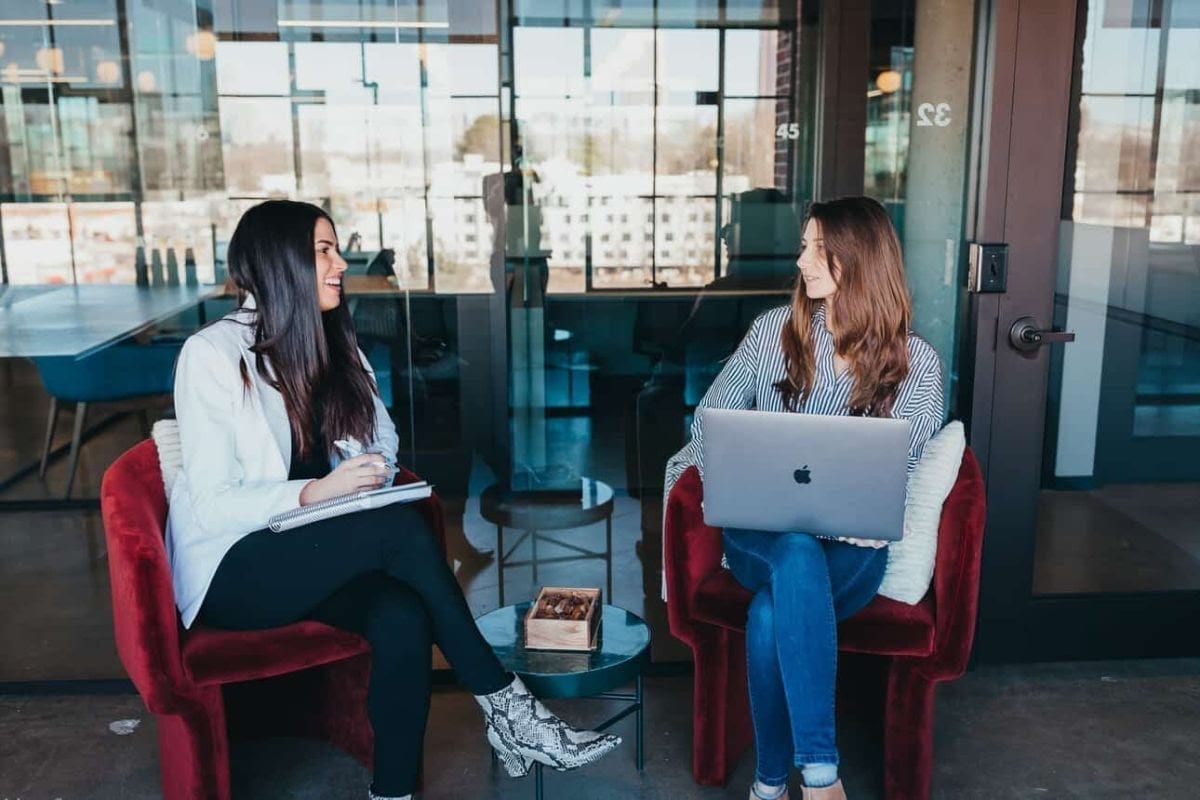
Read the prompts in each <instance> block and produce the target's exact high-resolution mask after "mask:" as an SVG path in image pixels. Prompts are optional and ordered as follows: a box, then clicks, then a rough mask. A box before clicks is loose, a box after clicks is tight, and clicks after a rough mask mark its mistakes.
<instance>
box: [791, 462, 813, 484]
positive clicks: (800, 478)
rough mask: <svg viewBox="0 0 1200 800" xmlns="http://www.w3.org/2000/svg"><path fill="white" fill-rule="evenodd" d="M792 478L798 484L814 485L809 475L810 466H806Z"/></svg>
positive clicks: (794, 473)
mask: <svg viewBox="0 0 1200 800" xmlns="http://www.w3.org/2000/svg"><path fill="white" fill-rule="evenodd" d="M792 478H793V479H795V481H796V483H812V476H811V475H810V474H809V471H808V464H805V465H804V466H803V467H801V468H800V469H798V470H796V471H795V472H793V473H792Z"/></svg>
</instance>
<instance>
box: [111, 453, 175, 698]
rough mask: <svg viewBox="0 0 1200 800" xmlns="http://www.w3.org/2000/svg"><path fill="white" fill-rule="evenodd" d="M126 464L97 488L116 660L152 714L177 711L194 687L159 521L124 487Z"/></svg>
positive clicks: (126, 480)
mask: <svg viewBox="0 0 1200 800" xmlns="http://www.w3.org/2000/svg"><path fill="white" fill-rule="evenodd" d="M151 446H153V445H151ZM126 466H127V465H126V464H124V463H120V462H119V463H118V464H117V465H115V466H114V467H112V468H110V469H109V470H108V471H107V472H106V473H105V474H104V478H103V480H102V482H101V486H100V508H101V514H102V517H103V521H104V532H105V537H106V540H107V544H108V558H107V561H108V570H109V579H110V581H111V586H112V609H113V637H114V639H115V640H116V645H117V654H118V655H119V656H120V658H121V664H122V665H124V667H125V671H126V672H127V673H129V677H130V679H131V680H132V681H133V684H134V686H135V687H137V690H138V694H140V695H141V696H142V700H143V701H144V702H145V704H146V708H147V709H149V710H150V711H151V712H152V713H155V714H174V713H179V712H180V711H181V710H183V709H184V708H186V707H187V699H188V697H189V696H190V695H191V694H192V692H193V691H194V687H193V686H192V682H191V679H189V678H188V677H187V676H186V674H185V673H184V669H183V662H182V660H181V658H180V655H179V652H180V624H179V613H178V612H177V611H176V610H175V594H174V590H173V589H172V587H171V579H170V572H169V570H168V569H167V566H166V553H165V550H164V547H163V544H162V523H161V520H158V519H155V511H154V510H153V509H152V508H151V507H150V505H149V504H148V503H146V502H139V499H140V498H141V495H140V494H139V493H138V492H136V491H134V492H131V491H129V485H130V480H131V477H130V475H129V474H128V471H127V469H126V468H125V467H126ZM154 467H155V469H157V467H158V464H157V461H155V462H154ZM154 479H155V480H159V479H158V477H157V476H154ZM148 542H149V543H152V544H147V543H148Z"/></svg>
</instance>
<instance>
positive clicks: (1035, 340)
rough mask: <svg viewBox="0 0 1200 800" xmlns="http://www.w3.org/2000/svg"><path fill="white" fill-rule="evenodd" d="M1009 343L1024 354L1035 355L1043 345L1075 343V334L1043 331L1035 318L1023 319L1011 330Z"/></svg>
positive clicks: (1014, 324) (1072, 332)
mask: <svg viewBox="0 0 1200 800" xmlns="http://www.w3.org/2000/svg"><path fill="white" fill-rule="evenodd" d="M1008 341H1009V342H1010V343H1011V344H1012V346H1013V347H1015V348H1016V349H1017V350H1020V351H1021V352H1022V353H1033V352H1035V351H1036V350H1037V349H1038V348H1039V347H1041V346H1042V345H1046V344H1065V343H1067V342H1073V341H1075V332H1074V331H1053V330H1043V329H1042V328H1040V327H1039V326H1038V324H1037V320H1035V319H1034V318H1033V317H1021V318H1020V319H1019V320H1017V321H1016V322H1014V323H1013V324H1012V328H1010V329H1009V331H1008Z"/></svg>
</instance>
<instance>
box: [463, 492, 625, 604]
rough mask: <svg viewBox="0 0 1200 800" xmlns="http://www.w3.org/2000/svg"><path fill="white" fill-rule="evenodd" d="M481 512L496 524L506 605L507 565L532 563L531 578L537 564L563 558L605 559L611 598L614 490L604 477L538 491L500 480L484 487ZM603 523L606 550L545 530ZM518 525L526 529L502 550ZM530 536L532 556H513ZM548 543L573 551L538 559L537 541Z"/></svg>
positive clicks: (501, 596) (498, 562)
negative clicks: (507, 530)
mask: <svg viewBox="0 0 1200 800" xmlns="http://www.w3.org/2000/svg"><path fill="white" fill-rule="evenodd" d="M479 514H480V516H482V517H483V518H484V519H486V520H487V521H488V522H491V523H492V524H493V525H495V526H496V568H497V571H498V572H499V575H498V579H497V583H498V584H499V592H498V593H499V601H500V605H501V606H503V605H504V570H506V569H508V568H509V567H523V566H532V567H533V582H534V583H537V581H538V565H539V564H555V563H560V562H564V561H580V560H587V559H602V560H603V561H604V568H605V573H604V574H605V579H606V580H605V589H606V591H607V594H605V599H608V600H611V599H612V515H613V490H612V487H611V486H609V485H608V484H607V483H605V482H604V481H600V480H595V479H592V478H583V479H581V480H580V488H578V489H553V490H536V491H513V490H509V489H505V488H503V487H502V486H500V485H499V484H493V485H491V486H489V487H488V488H486V489H484V490H483V494H481V495H480V496H479ZM601 521H603V522H604V550H602V551H598V550H589V549H587V548H586V547H580V546H579V545H577V544H574V543H572V542H567V541H564V540H563V539H562V538H560V537H558V536H548V535H546V534H544V533H542V531H559V530H565V529H567V528H581V527H583V526H584V525H591V524H592V523H595V522H601ZM505 528H517V529H518V530H520V531H522V534H521V536H520V537H518V539H517V541H516V542H514V543H513V545H512V547H510V548H508V550H505V549H504V529H505ZM526 540H529V542H530V548H531V550H532V555H531V557H530V558H529V559H527V560H521V561H514V560H513V558H512V555H513V553H514V552H516V549H517V548H518V547H520V546H521V545H522V544H523V543H524V542H525V541H526ZM542 542H549V543H550V544H553V545H555V546H556V547H560V548H562V549H564V550H567V551H569V552H573V553H575V555H569V556H555V557H553V558H538V544H539V543H542Z"/></svg>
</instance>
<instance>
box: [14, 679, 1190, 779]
mask: <svg viewBox="0 0 1200 800" xmlns="http://www.w3.org/2000/svg"><path fill="white" fill-rule="evenodd" d="M647 692H648V712H647V713H648V716H647V725H646V731H647V749H646V753H647V757H646V769H645V772H644V773H643V774H641V775H639V774H638V773H637V772H636V771H635V769H634V766H633V751H632V738H631V737H632V722H631V721H628V722H623V723H621V724H620V725H619V726H618V728H617V732H618V733H620V734H622V735H624V736H626V737H627V738H626V745H625V746H624V747H623V748H622V749H621V750H620V751H618V752H617V753H615V754H614V755H612V756H610V757H609V758H607V759H606V760H604V761H602V762H600V763H598V764H594V765H592V766H590V767H587V768H585V769H583V770H581V771H579V772H577V773H572V774H557V773H548V774H547V779H546V795H547V797H549V798H566V797H569V798H571V800H601V799H607V798H643V799H645V800H668V798H670V799H671V800H674V798H700V799H705V798H714V799H715V798H744V797H745V796H746V788H747V783H748V781H749V780H750V778H751V776H752V773H753V763H752V761H753V759H752V757H751V756H750V755H749V754H748V755H747V756H746V757H745V758H743V759H742V761H741V763H740V764H739V766H738V770H737V773H736V774H735V776H734V778H733V780H732V781H731V783H730V785H729V786H728V787H726V788H723V789H721V788H701V787H698V786H696V785H695V784H693V783H692V780H691V773H690V722H689V720H690V700H691V680H690V678H689V677H686V676H684V677H671V678H651V679H649V680H648V681H647ZM864 694H869V693H864ZM847 705H850V704H849V703H848V704H847ZM855 705H857V704H855ZM555 707H556V708H557V709H559V710H560V711H561V712H562V713H564V716H567V717H568V718H570V719H572V720H573V721H576V722H580V723H586V722H587V721H588V719H589V717H588V716H587V715H589V714H592V715H595V716H592V717H590V718H591V719H595V718H596V717H597V716H599V715H602V714H603V713H604V709H603V708H601V707H599V706H598V705H597V704H595V703H589V702H585V701H571V702H567V703H565V704H562V703H559V704H556V705H555ZM121 719H140V720H141V723H140V725H139V726H138V727H137V728H136V729H135V730H134V732H133V733H132V734H130V735H126V736H119V735H116V734H114V733H112V732H111V731H110V730H109V724H110V723H111V722H113V721H115V720H121ZM431 720H432V723H431V726H430V731H429V735H428V738H427V744H426V756H425V759H426V761H425V763H426V774H427V786H426V789H425V792H424V794H423V795H422V797H423V798H424V799H425V800H439V799H441V798H467V797H484V798H503V799H504V800H508V799H509V798H512V799H514V800H515V799H516V798H532V796H533V784H532V779H511V778H508V777H507V776H505V775H503V774H496V773H493V772H492V771H491V768H490V763H489V762H490V759H489V757H488V751H487V747H486V744H485V742H484V740H483V737H482V735H481V729H482V726H481V724H480V720H479V715H478V712H477V711H476V709H475V705H474V703H473V702H472V700H471V698H470V697H468V696H467V695H466V694H465V693H464V692H461V691H458V690H453V689H442V690H439V691H438V692H437V693H436V695H435V697H434V701H433V711H432V717H431ZM1197 720H1200V660H1178V661H1143V662H1122V663H1099V662H1098V663H1074V664H1043V665H1020V666H1002V667H985V668H980V669H978V670H976V671H973V672H971V673H970V674H968V675H967V676H966V677H964V678H963V679H962V680H960V681H957V682H955V683H951V684H948V685H946V686H944V687H943V688H942V690H941V691H940V693H939V697H938V718H937V733H936V756H935V758H936V765H937V766H936V771H935V776H934V792H933V796H934V797H935V798H945V799H946V800H970V799H971V798H981V799H982V798H988V799H989V800H991V799H992V798H1081V799H1086V800H1101V799H1102V798H1155V799H1156V800H1157V799H1158V798H1163V799H1164V800H1165V799H1170V798H1181V800H1182V798H1195V797H1197V796H1198V793H1200V790H1198V789H1197V787H1198V786H1200V744H1198V743H1197V742H1198V739H1197V735H1196V734H1197V732H1198V727H1200V726H1198V724H1197ZM839 738H840V745H841V748H842V752H843V775H844V777H845V781H846V785H847V789H848V792H849V795H850V797H851V798H854V800H860V799H861V798H876V797H880V796H881V794H880V791H879V786H880V781H881V772H880V763H881V752H882V751H881V743H880V740H879V735H878V720H877V717H876V716H875V714H874V713H872V712H871V711H870V710H868V709H865V708H863V709H855V710H852V711H851V713H848V714H844V715H843V716H842V719H841V721H840V731H839ZM156 749H157V744H156V740H155V729H154V719H153V717H150V716H148V715H147V714H146V713H145V710H144V708H143V707H142V705H141V703H140V701H139V700H138V698H137V697H134V696H75V697H63V696H58V697H50V696H40V697H28V696H0V798H16V797H20V798H22V800H53V799H54V798H61V800H87V799H88V798H95V799H96V800H124V799H125V798H129V799H130V800H141V798H146V800H149V798H156V797H159V790H158V765H157V753H156ZM232 770H233V783H234V797H235V798H262V799H263V800H273V799H274V798H295V800H317V798H321V799H322V800H342V799H343V798H345V799H346V800H362V798H365V796H366V786H367V782H368V780H369V776H368V774H367V772H366V770H364V769H363V768H362V767H360V766H359V765H358V763H357V762H355V761H354V760H352V759H351V758H350V757H348V756H346V755H344V754H342V753H340V752H338V751H336V750H334V749H333V748H332V747H329V746H327V745H324V744H322V743H317V742H310V741H302V740H292V739H278V740H266V741H259V742H246V743H238V744H235V745H234V747H233V754H232ZM794 785H795V783H794Z"/></svg>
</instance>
